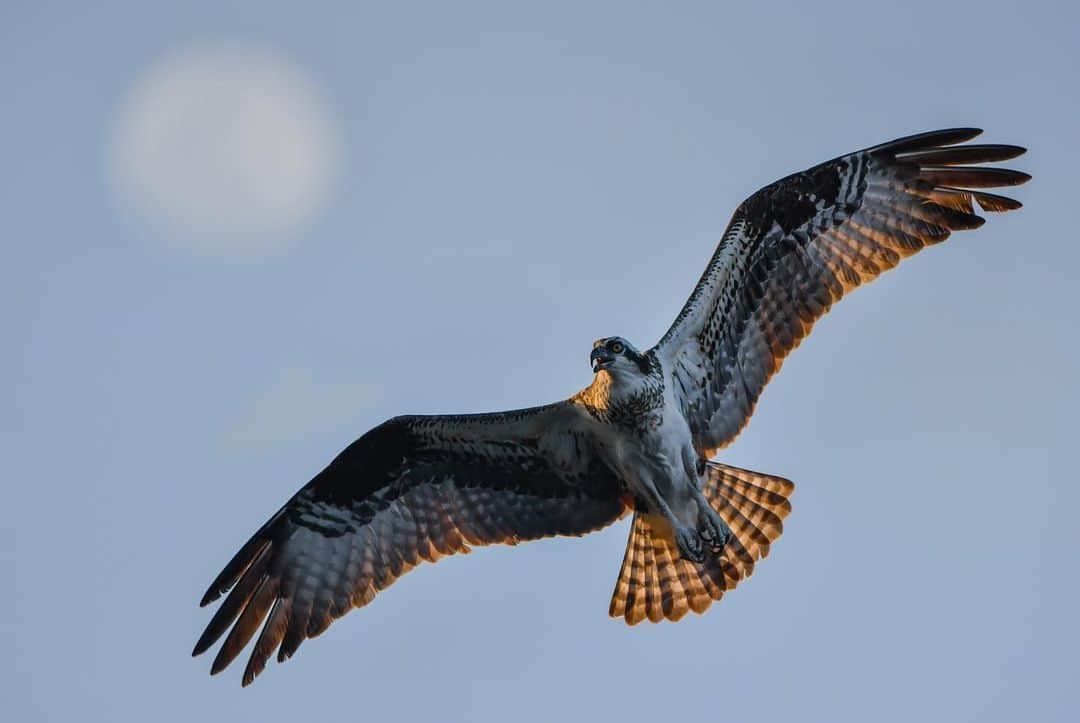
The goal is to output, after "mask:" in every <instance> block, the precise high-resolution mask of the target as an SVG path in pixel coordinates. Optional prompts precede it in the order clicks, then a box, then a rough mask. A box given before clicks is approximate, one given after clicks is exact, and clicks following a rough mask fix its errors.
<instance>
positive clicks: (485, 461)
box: [194, 402, 627, 685]
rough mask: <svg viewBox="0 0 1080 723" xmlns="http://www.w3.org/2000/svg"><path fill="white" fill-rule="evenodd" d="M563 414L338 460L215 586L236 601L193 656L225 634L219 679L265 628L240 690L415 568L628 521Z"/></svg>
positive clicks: (453, 427)
mask: <svg viewBox="0 0 1080 723" xmlns="http://www.w3.org/2000/svg"><path fill="white" fill-rule="evenodd" d="M586 417H587V415H586V414H585V413H584V412H582V411H581V409H580V407H578V406H577V405H575V404H573V403H570V402H562V403H558V404H552V405H548V406H546V407H536V408H533V409H525V410H519V411H513V412H501V413H493V414H480V415H467V416H428V417H397V418H395V419H392V420H390V421H388V422H386V423H384V424H382V425H380V426H379V427H376V428H375V429H373V430H371V431H370V432H368V433H367V434H365V435H364V436H363V437H361V438H360V439H358V440H357V441H356V442H354V443H353V444H352V445H350V446H349V447H348V448H347V449H345V451H343V452H342V453H341V454H340V455H339V456H338V457H337V459H335V460H334V461H333V462H332V463H331V464H330V465H329V466H328V467H327V468H326V469H325V470H323V471H322V472H320V473H319V474H318V475H317V476H316V477H315V478H314V479H313V480H312V481H311V482H310V483H308V484H307V485H306V486H305V487H303V489H301V490H300V491H299V492H298V493H297V494H296V495H295V496H294V497H293V498H292V499H291V500H289V502H287V503H286V504H285V506H284V507H282V508H281V509H280V510H279V511H278V512H277V513H276V514H275V515H274V516H273V517H271V518H270V520H269V521H268V522H266V524H264V525H263V526H262V528H260V529H259V530H258V532H256V533H255V535H254V536H252V538H251V539H250V540H249V541H248V542H247V544H245V545H244V546H243V547H242V548H241V549H240V551H239V552H238V553H237V554H236V555H235V556H234V557H233V559H232V561H231V562H229V564H228V565H226V566H225V569H224V570H222V571H221V574H219V575H218V577H217V579H215V580H214V582H213V583H212V584H211V585H210V588H209V590H207V592H206V595H205V596H204V597H203V599H202V605H207V604H209V603H210V602H213V601H214V600H216V599H217V598H218V597H220V596H221V595H222V594H223V593H225V592H227V591H228V590H229V589H230V588H231V592H230V593H229V595H228V597H227V598H226V599H225V602H224V603H222V605H221V606H220V607H219V608H218V609H217V611H216V613H215V614H214V616H213V618H212V619H211V621H210V623H209V624H208V625H207V627H206V630H205V632H204V633H203V635H202V637H201V638H200V639H199V641H198V643H197V644H196V646H195V651H194V654H195V655H198V654H200V653H202V652H204V651H205V650H207V649H208V648H209V647H210V646H211V645H213V644H214V643H215V642H216V641H217V640H218V639H219V638H220V637H221V636H222V635H223V634H224V633H225V632H226V631H228V630H229V628H230V626H231V628H232V630H231V632H229V634H228V636H227V637H226V639H225V643H224V644H223V645H222V647H221V649H220V650H219V652H218V655H217V658H216V659H215V660H214V663H213V667H212V668H211V672H212V673H217V672H219V671H220V670H222V669H224V668H225V666H227V665H228V664H229V663H230V662H232V660H233V659H234V658H235V657H236V656H237V655H238V654H239V653H240V652H241V650H243V648H244V647H245V646H246V645H247V643H248V642H249V641H250V640H251V638H252V636H254V634H255V632H256V631H257V630H258V628H259V626H260V625H261V624H262V623H263V620H264V619H265V620H266V624H265V625H264V626H263V628H262V633H261V634H260V635H259V638H258V640H257V642H256V643H255V648H254V650H253V651H252V654H251V658H250V660H249V662H248V665H247V669H246V670H245V671H244V678H243V683H244V685H247V684H248V683H250V682H251V681H252V680H254V678H255V676H257V675H258V674H259V673H260V672H261V671H262V670H263V668H264V667H265V665H266V661H267V659H269V657H270V656H271V655H272V654H273V653H274V651H275V650H277V651H278V661H279V662H280V661H282V660H285V659H286V658H288V657H290V656H291V655H292V654H293V653H294V652H295V651H296V649H297V647H299V645H300V644H301V643H302V642H303V641H304V640H305V639H306V638H309V637H314V636H316V635H319V634H320V633H321V632H323V631H324V630H325V629H326V628H327V627H328V626H329V625H330V623H331V622H333V621H334V620H336V619H337V618H339V617H341V616H342V615H344V614H345V613H347V612H348V611H349V610H351V609H352V608H355V607H360V606H363V605H366V604H368V603H369V602H371V600H372V599H373V598H374V597H375V595H376V593H377V592H378V591H380V590H383V589H384V588H386V587H387V586H389V585H390V584H391V583H393V582H394V581H395V580H396V579H397V578H398V577H400V576H401V575H403V574H405V573H406V572H408V571H409V570H411V569H412V568H413V567H415V566H416V565H419V564H420V563H421V562H423V561H435V560H437V559H439V558H440V557H442V556H444V555H451V554H454V553H458V552H468V551H469V546H470V545H487V544H492V543H508V544H517V543H518V542H519V541H525V540H535V539H537V538H541V537H549V536H552V535H583V534H585V533H587V532H590V531H592V530H596V529H599V528H601V527H604V526H606V525H608V524H610V523H612V522H614V521H615V520H617V519H619V518H620V517H622V516H623V515H624V514H625V513H626V511H627V499H626V498H624V492H625V490H624V488H623V485H622V483H621V482H620V480H619V479H618V478H616V477H615V476H614V474H612V473H611V472H610V471H609V470H608V468H607V467H606V466H605V465H604V464H603V463H602V462H601V461H600V460H599V458H598V457H596V456H595V455H594V454H593V450H592V447H591V443H590V435H589V432H588V424H589V422H588V421H587V420H586Z"/></svg>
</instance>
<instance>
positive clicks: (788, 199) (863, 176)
mask: <svg viewBox="0 0 1080 723" xmlns="http://www.w3.org/2000/svg"><path fill="white" fill-rule="evenodd" d="M980 132H981V131H979V130H977V129H974V128H955V129H951V130H943V131H934V132H930V133H923V134H921V135H916V136H909V137H907V138H900V139H898V140H895V141H892V142H889V143H884V144H881V145H879V146H875V147H873V148H868V149H866V150H863V151H858V152H856V153H851V154H848V155H846V156H841V157H839V158H836V159H833V160H832V161H828V162H826V163H822V164H820V165H818V166H815V167H813V168H811V169H809V170H806V171H803V172H802V173H796V174H794V175H792V176H788V177H787V178H784V179H782V180H780V181H777V182H776V183H774V184H772V185H770V186H766V187H765V188H763V189H761V190H760V191H758V192H757V193H755V194H754V195H753V196H751V197H750V198H748V199H747V200H746V201H744V202H743V203H742V204H741V205H740V206H739V208H738V209H737V210H736V211H735V215H734V217H733V218H732V220H731V224H730V225H729V226H728V229H727V231H726V232H725V233H724V236H723V238H722V239H721V241H720V245H719V246H718V247H717V249H716V252H715V254H713V257H712V260H711V261H710V262H709V266H708V268H706V269H705V273H704V274H703V275H702V277H701V280H700V281H699V282H698V285H697V287H696V288H695V289H694V291H693V293H692V294H691V296H690V299H689V300H688V301H687V302H686V305H685V306H684V307H683V309H682V311H681V312H680V314H679V316H678V318H676V320H675V323H674V324H673V325H672V326H671V328H670V329H669V330H668V332H667V333H666V334H665V335H664V338H663V339H661V340H660V342H659V343H658V344H657V345H656V348H655V352H656V353H657V355H658V356H659V357H660V359H661V361H662V363H663V365H664V368H665V369H666V370H668V373H669V374H670V375H671V380H672V384H673V385H674V389H675V393H676V396H677V398H678V399H679V401H680V403H681V405H682V408H683V413H684V414H685V416H686V419H687V421H688V422H689V424H690V430H691V433H692V435H693V437H694V446H695V447H696V448H697V450H698V452H699V453H701V454H702V455H704V456H706V457H710V456H712V454H713V453H714V452H715V451H716V450H717V449H718V448H720V447H723V446H725V445H726V444H728V443H729V442H730V441H731V440H732V439H734V438H735V437H736V435H738V433H739V431H740V430H742V428H743V427H744V426H745V425H746V422H747V420H748V419H749V418H750V414H751V413H752V412H753V409H754V405H755V404H756V403H757V399H758V396H759V395H760V394H761V391H762V389H763V388H764V387H765V384H766V383H767V382H768V381H769V379H770V378H771V377H772V376H773V374H775V373H776V372H777V371H778V370H779V369H780V365H781V363H782V362H783V360H784V357H786V356H787V354H788V353H789V352H790V351H791V350H792V349H794V348H795V347H796V346H798V344H799V342H800V341H801V340H802V339H803V337H805V336H806V335H807V334H808V333H810V329H811V327H812V326H813V325H814V322H815V321H816V320H817V319H818V318H819V317H821V316H822V315H823V314H824V313H825V312H826V311H828V310H829V308H830V307H831V306H832V304H833V303H835V302H836V301H838V300H839V299H840V298H841V297H842V296H844V295H845V294H846V293H848V292H850V291H851V290H852V289H854V288H855V287H857V286H859V285H860V284H863V283H866V282H867V281H870V280H872V279H874V278H876V277H877V276H878V275H879V274H881V273H882V272H884V271H887V270H888V269H891V268H892V267H894V266H896V265H897V264H898V263H899V262H900V260H901V259H903V258H905V257H907V256H911V255H912V254H914V253H915V252H917V251H919V250H920V249H922V248H923V247H925V246H928V245H931V244H935V243H939V242H941V241H944V240H945V239H946V238H947V237H948V236H949V234H950V232H952V231H955V230H961V229H970V228H977V227H978V226H980V225H982V223H983V219H982V218H980V217H979V216H977V215H976V214H975V210H974V204H975V203H978V205H979V206H980V207H981V208H982V209H983V210H984V211H1009V210H1012V209H1016V208H1019V207H1020V204H1019V203H1018V202H1017V201H1014V200H1013V199H1011V198H1005V197H1003V196H998V195H995V194H992V193H986V192H985V191H983V190H981V189H983V188H993V187H995V186H1011V185H1015V184H1018V183H1023V182H1024V181H1027V180H1028V179H1029V178H1030V177H1029V176H1028V175H1027V174H1026V173H1020V172H1019V171H1012V170H1008V169H1004V168H986V167H979V166H975V165H969V164H977V163H987V162H994V161H1004V160H1008V159H1010V158H1015V157H1016V156H1019V155H1020V154H1021V153H1023V152H1024V149H1023V148H1020V147H1017V146H1004V145H957V144H959V143H963V142H964V141H967V140H970V139H971V138H974V137H975V136H977V135H978V134H979V133H980Z"/></svg>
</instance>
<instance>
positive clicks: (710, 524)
mask: <svg viewBox="0 0 1080 723" xmlns="http://www.w3.org/2000/svg"><path fill="white" fill-rule="evenodd" d="M697 532H698V535H700V536H701V539H702V540H703V541H704V543H705V544H706V545H708V547H709V549H710V550H712V552H713V553H714V554H719V553H720V552H722V551H723V549H724V545H726V544H727V541H728V540H730V539H731V528H730V527H728V525H727V523H726V522H724V521H723V520H722V519H721V518H720V515H718V514H716V510H714V509H713V508H712V507H709V506H708V505H702V506H701V509H700V511H699V514H698V529H697Z"/></svg>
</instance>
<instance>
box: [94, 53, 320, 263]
mask: <svg viewBox="0 0 1080 723" xmlns="http://www.w3.org/2000/svg"><path fill="white" fill-rule="evenodd" d="M338 145H339V142H338V131H337V123H336V122H335V120H334V118H333V115H332V113H331V111H330V110H329V108H328V106H327V105H326V103H325V102H324V101H323V99H322V98H321V97H320V95H319V93H318V91H317V89H316V88H315V86H314V84H313V83H312V82H311V81H310V80H308V79H307V78H306V77H305V76H304V74H303V73H302V72H301V71H300V70H299V69H297V68H296V67H295V66H293V65H292V64H290V63H289V62H288V61H287V60H286V59H284V58H282V57H281V56H279V55H277V54H274V53H272V52H269V51H267V50H264V49H260V48H256V47H252V46H246V45H238V44H229V45H214V46H202V47H194V48H190V49H187V50H184V51H181V52H177V53H174V54H173V55H171V56H168V57H166V58H164V59H162V60H161V61H160V62H158V63H156V64H155V65H153V66H152V67H150V68H149V69H148V70H146V71H145V72H144V73H143V74H142V76H141V77H140V78H139V79H138V80H137V82H136V83H135V85H134V87H133V89H132V90H131V92H130V93H129V95H128V96H127V98H125V99H124V101H123V102H122V104H121V106H120V108H119V112H118V114H117V120H116V124H115V128H114V132H113V137H112V140H111V145H110V149H109V174H110V181H111V183H112V186H113V188H114V189H115V191H116V193H117V195H118V197H119V199H120V201H121V203H122V205H123V206H124V207H125V208H126V209H128V210H130V211H132V212H133V213H134V214H135V215H136V216H138V217H139V218H140V219H142V220H144V221H145V222H147V223H148V224H149V225H150V226H151V227H152V228H153V229H154V230H155V231H158V232H159V233H160V235H161V236H162V237H163V238H164V239H166V240H167V241H169V242H171V243H172V244H174V245H176V246H178V247H181V248H183V249H185V250H188V251H190V252H193V253H195V254H197V255H199V256H204V257H210V258H222V259H230V258H231V259H237V258H261V257H266V256H272V255H275V254H279V253H281V252H283V251H285V250H286V249H288V248H289V246H290V245H291V244H292V243H293V242H295V240H296V238H297V236H298V233H299V231H300V230H301V229H302V227H303V225H304V223H305V221H308V220H310V219H311V218H312V216H313V215H314V214H315V213H316V212H317V210H318V209H319V208H320V207H321V206H322V204H323V203H324V202H325V201H326V199H327V197H328V195H329V193H330V191H331V188H332V186H333V185H334V181H335V179H336V176H337V158H338V155H339V151H338Z"/></svg>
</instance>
